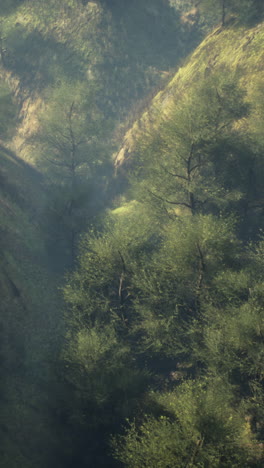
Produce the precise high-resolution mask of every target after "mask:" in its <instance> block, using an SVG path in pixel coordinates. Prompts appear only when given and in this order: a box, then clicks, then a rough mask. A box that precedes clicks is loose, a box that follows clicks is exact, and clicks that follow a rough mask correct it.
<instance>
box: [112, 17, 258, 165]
mask: <svg viewBox="0 0 264 468" xmlns="http://www.w3.org/2000/svg"><path fill="white" fill-rule="evenodd" d="M263 43H264V24H263V23H261V24H259V25H257V26H256V27H254V28H252V29H246V28H245V27H242V26H232V25H230V26H229V27H227V28H225V29H222V28H217V29H215V30H214V31H213V32H212V33H211V34H210V35H208V36H207V37H206V39H205V40H204V41H203V42H202V43H201V44H200V45H199V46H198V47H197V49H196V50H195V52H194V53H193V54H192V55H191V56H190V57H189V58H188V59H186V63H185V65H184V66H182V67H181V68H180V69H179V70H178V72H177V73H176V74H175V76H174V77H173V78H172V80H171V81H170V82H169V84H168V85H167V87H166V88H165V89H164V90H162V91H161V92H159V93H158V94H157V95H156V96H155V98H154V99H153V101H152V102H151V103H150V104H149V107H148V108H147V109H146V111H145V112H144V113H143V115H142V116H141V118H140V119H139V120H137V121H136V122H134V124H133V126H132V127H131V128H130V129H129V131H128V132H127V133H126V135H125V137H124V141H123V145H122V146H121V148H120V150H119V152H118V153H117V154H116V155H115V164H116V167H118V166H120V165H122V164H123V163H125V162H126V161H128V160H129V159H130V157H131V156H133V153H134V152H135V148H136V144H137V140H138V138H139V137H140V136H141V135H143V134H144V132H149V131H150V132H151V131H153V129H154V128H155V126H156V125H158V124H159V121H160V117H161V116H162V115H166V113H168V112H169V109H170V103H171V102H173V101H176V100H177V99H179V98H180V96H181V94H182V93H185V92H188V89H189V88H190V87H191V86H192V83H195V82H197V81H198V80H202V79H203V77H205V76H208V74H209V73H210V72H212V71H217V70H221V69H223V68H224V69H228V70H229V73H239V76H240V81H241V84H242V85H243V86H244V87H245V88H246V90H247V92H248V98H249V100H250V92H251V89H253V87H254V84H255V82H256V81H257V80H259V79H260V77H261V76H262V74H263V68H264V65H263V63H264V60H263V59H264V51H263Z"/></svg>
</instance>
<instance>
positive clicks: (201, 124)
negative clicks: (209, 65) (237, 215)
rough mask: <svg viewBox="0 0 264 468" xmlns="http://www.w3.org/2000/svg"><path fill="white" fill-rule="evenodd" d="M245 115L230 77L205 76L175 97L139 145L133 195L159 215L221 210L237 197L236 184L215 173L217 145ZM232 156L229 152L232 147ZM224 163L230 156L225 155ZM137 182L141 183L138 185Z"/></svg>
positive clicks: (240, 96) (241, 96)
mask: <svg viewBox="0 0 264 468" xmlns="http://www.w3.org/2000/svg"><path fill="white" fill-rule="evenodd" d="M246 113H247V107H246V105H245V104H244V92H243V90H242V89H241V88H240V87H239V86H238V84H237V80H236V78H234V77H227V76H226V74H223V73H219V74H216V75H213V76H210V77H208V78H207V79H206V80H205V81H204V82H203V83H202V84H199V85H198V86H196V87H195V89H194V91H193V92H192V93H190V94H189V95H188V96H184V97H183V98H180V99H178V100H177V101H176V100H175V103H174V104H173V105H172V108H171V109H170V112H169V115H168V114H166V117H164V120H163V121H162V122H161V124H160V125H159V128H158V130H157V129H155V133H153V134H150V135H149V138H148V139H146V138H145V136H144V140H143V141H142V142H140V143H141V147H140V146H139V153H140V157H139V161H138V162H136V170H135V175H136V181H135V187H136V189H135V196H136V197H137V199H140V200H141V201H143V200H145V201H150V202H151V203H152V205H153V206H156V207H157V208H158V209H159V214H160V213H162V212H163V213H164V212H165V213H166V212H167V214H168V215H169V216H170V215H171V216H173V215H175V214H177V213H179V211H182V210H184V211H186V210H187V211H190V212H191V213H192V214H194V213H196V212H199V211H202V210H204V209H206V207H207V206H208V205H210V204H211V205H212V204H214V205H215V206H218V207H220V206H221V205H222V208H223V207H224V206H225V205H227V204H228V203H229V201H230V200H232V199H237V198H238V197H239V196H240V195H239V190H237V189H236V187H235V184H234V186H233V188H232V189H230V190H227V189H226V187H225V186H224V185H223V183H222V180H221V174H219V173H217V172H216V164H215V154H217V148H218V147H222V148H223V147H224V143H225V142H227V141H230V139H231V136H232V135H233V134H234V135H236V133H235V132H233V124H234V122H235V121H236V120H237V119H239V118H241V117H242V116H244V115H245V114H246ZM232 154H233V151H232ZM225 161H226V166H227V165H228V155H225ZM138 180H141V181H142V182H141V184H138Z"/></svg>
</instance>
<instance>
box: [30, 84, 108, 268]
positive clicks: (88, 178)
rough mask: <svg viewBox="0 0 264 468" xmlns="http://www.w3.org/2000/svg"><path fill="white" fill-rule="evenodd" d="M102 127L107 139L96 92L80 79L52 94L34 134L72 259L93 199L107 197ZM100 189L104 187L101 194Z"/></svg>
mask: <svg viewBox="0 0 264 468" xmlns="http://www.w3.org/2000/svg"><path fill="white" fill-rule="evenodd" d="M103 130H105V134H104V138H105V139H107V135H106V133H107V129H106V126H105V125H103V124H102V115H101V113H100V112H99V111H98V108H97V106H96V103H95V93H94V91H93V90H92V89H90V90H87V89H86V88H85V87H84V86H83V85H80V84H79V83H73V84H68V83H62V84H61V85H60V87H59V88H58V89H56V90H55V91H53V93H52V95H51V96H49V104H48V106H47V108H45V110H44V111H43V113H42V115H41V117H40V128H39V129H38V131H37V133H36V134H35V135H34V137H33V138H32V139H31V144H33V145H34V146H35V148H36V150H37V151H38V152H39V153H38V159H37V165H38V166H39V167H41V168H42V170H45V171H46V173H47V175H48V178H49V180H50V185H51V187H52V191H53V207H54V208H53V212H54V215H55V216H57V217H58V223H57V224H58V226H59V225H60V226H61V227H62V228H63V231H64V232H65V233H66V242H67V244H68V248H69V250H70V257H71V262H73V260H74V258H75V248H76V242H77V237H78V234H79V233H80V232H81V231H82V230H83V229H84V228H85V227H86V226H87V219H88V216H89V214H90V215H91V214H92V212H93V208H92V203H94V201H93V200H92V199H94V198H95V196H96V195H97V199H98V201H100V200H102V197H103V195H102V193H100V191H101V190H102V179H103V177H104V172H103V171H104V170H105V171H107V169H108V170H109V166H110V163H109V164H108V165H107V159H106V152H105V148H104V146H103V145H102V144H100V137H101V136H102V134H103ZM106 167H107V168H106ZM100 179H101V180H100ZM98 185H99V187H100V188H99V187H98ZM95 190H99V191H98V193H97V194H95V193H94V191H95ZM89 210H90V213H89ZM62 235H63V233H62Z"/></svg>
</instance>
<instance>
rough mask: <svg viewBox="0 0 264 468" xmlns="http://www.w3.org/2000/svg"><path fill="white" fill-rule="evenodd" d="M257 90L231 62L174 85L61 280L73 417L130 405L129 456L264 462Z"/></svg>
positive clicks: (85, 423)
mask: <svg viewBox="0 0 264 468" xmlns="http://www.w3.org/2000/svg"><path fill="white" fill-rule="evenodd" d="M261 93H262V91H261V87H260V86H259V84H256V87H255V89H254V90H252V98H251V105H249V101H248V98H247V96H246V92H245V89H243V87H242V86H241V85H240V84H239V79H238V77H237V76H236V75H232V73H231V72H230V71H228V70H224V71H221V72H217V73H212V74H210V76H209V77H208V78H206V79H205V80H203V81H202V83H198V84H196V85H194V86H193V87H192V90H191V92H189V93H188V95H187V96H186V95H185V94H184V95H182V96H181V97H180V98H179V96H178V95H177V94H176V96H175V99H174V101H173V103H172V104H171V107H170V109H167V112H166V117H165V118H164V119H160V122H159V125H158V127H157V128H156V129H155V131H154V132H152V131H151V129H150V130H149V134H148V135H146V134H145V133H144V134H143V136H142V138H141V140H140V141H139V142H138V148H137V151H138V156H137V157H136V158H135V161H134V163H132V165H131V166H130V167H131V169H130V171H131V177H132V178H131V188H130V191H129V197H130V199H131V201H128V202H127V203H126V204H123V205H122V206H121V207H120V208H117V209H115V210H113V211H112V212H111V214H109V215H108V218H106V221H105V223H104V226H103V230H102V229H101V230H100V231H99V233H96V232H94V233H91V232H90V233H89V234H88V235H87V236H86V237H85V238H84V240H83V242H82V246H81V250H80V260H79V267H78V268H77V270H76V271H75V272H74V273H73V275H72V276H71V277H70V279H69V281H68V284H67V286H66V288H65V290H64V295H65V299H66V302H67V303H68V304H69V312H68V315H67V317H68V319H67V320H68V323H69V336H68V339H69V345H68V346H67V347H66V349H65V354H64V359H65V361H66V363H68V366H69V367H68V369H69V370H68V373H67V376H68V379H69V382H71V384H72V385H73V388H74V389H75V390H74V395H75V398H77V400H78V401H79V404H80V405H81V414H82V418H81V421H80V416H79V418H77V419H76V420H75V425H76V426H75V427H76V429H75V430H76V431H78V428H79V430H80V427H81V426H82V430H84V431H87V434H89V433H90V431H91V430H96V434H98V433H99V434H101V435H102V434H103V439H104V438H105V437H106V436H107V435H108V437H109V433H110V432H112V433H113V432H116V430H117V429H116V426H117V428H118V426H119V425H120V427H119V431H121V430H122V424H123V425H124V424H125V418H129V420H130V422H129V423H128V425H127V427H126V429H125V433H124V434H123V435H121V436H118V437H113V438H112V449H113V454H114V457H116V458H117V459H118V460H120V461H121V462H122V466H127V467H131V468H132V467H142V466H146V467H149V468H151V467H154V466H157V467H158V466H160V467H162V466H164V464H165V465H166V466H168V467H175V466H179V467H180V466H182V467H185V466H203V467H206V466H219V467H220V466H221V467H224V466H225V467H230V466H237V467H240V466H245V467H246V466H248V467H253V466H254V467H256V466H259V467H260V466H261V465H262V463H263V458H262V445H261V444H262V442H261V441H262V438H263V430H264V428H263V409H264V408H263V393H262V390H261V388H262V384H263V376H264V368H263V362H262V359H263V310H262V301H263V292H262V287H263V279H262V276H263V273H262V272H261V266H260V264H261V262H262V260H261V258H262V253H261V252H262V249H263V238H262V231H261V229H262V228H263V226H262V223H263V215H262V208H260V207H261V206H262V182H261V177H262V176H260V174H263V170H264V166H263V158H262V155H263V142H262V137H261V136H260V134H259V130H258V129H259V128H260V127H261V126H262V125H263V116H262V111H261V110H260V107H261V105H260V104H259V103H260V102H263V98H260V94H261ZM261 122H262V123H261ZM259 176H260V178H259ZM252 180H254V185H252ZM260 209H261V211H260ZM249 211H250V218H249V215H248V212H249ZM249 220H250V222H249ZM77 395H79V397H78V396H77ZM80 395H81V397H80ZM84 395H85V396H84ZM88 402H89V404H88V405H87V403H88ZM92 402H93V403H92ZM90 404H92V407H93V411H95V408H96V414H97V418H96V420H93V422H92V424H91V419H90V417H91V407H90ZM109 408H111V411H110V413H109ZM68 411H69V409H68ZM101 414H102V415H103V418H101V417H99V415H101ZM113 417H114V420H115V422H114V421H113V419H112V418H113ZM82 451H83V453H85V454H86V455H85V456H86V457H87V459H89V456H90V452H89V445H88V446H87V448H86V447H85V446H83V447H82ZM98 466H99V465H98Z"/></svg>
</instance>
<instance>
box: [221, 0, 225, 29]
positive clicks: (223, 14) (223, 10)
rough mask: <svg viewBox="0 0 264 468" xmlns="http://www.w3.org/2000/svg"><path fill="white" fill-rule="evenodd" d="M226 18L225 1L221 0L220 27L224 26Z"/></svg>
mask: <svg viewBox="0 0 264 468" xmlns="http://www.w3.org/2000/svg"><path fill="white" fill-rule="evenodd" d="M225 18H226V0H222V26H225Z"/></svg>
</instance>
